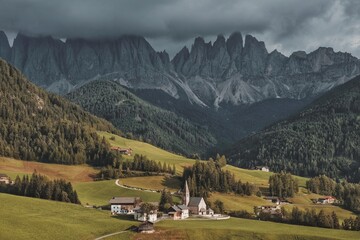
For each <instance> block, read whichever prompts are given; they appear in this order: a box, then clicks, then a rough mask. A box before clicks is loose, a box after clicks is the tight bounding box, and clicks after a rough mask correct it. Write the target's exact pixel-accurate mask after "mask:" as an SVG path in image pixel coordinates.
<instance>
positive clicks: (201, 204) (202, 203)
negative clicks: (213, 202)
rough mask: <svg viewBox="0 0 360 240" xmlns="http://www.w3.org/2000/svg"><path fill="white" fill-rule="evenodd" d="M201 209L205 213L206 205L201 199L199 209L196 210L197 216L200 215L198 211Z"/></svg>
mask: <svg viewBox="0 0 360 240" xmlns="http://www.w3.org/2000/svg"><path fill="white" fill-rule="evenodd" d="M202 208H203V209H205V211H206V203H205V200H204V199H203V198H202V199H201V201H200V203H199V208H198V211H199V214H200V209H202ZM205 214H206V212H205Z"/></svg>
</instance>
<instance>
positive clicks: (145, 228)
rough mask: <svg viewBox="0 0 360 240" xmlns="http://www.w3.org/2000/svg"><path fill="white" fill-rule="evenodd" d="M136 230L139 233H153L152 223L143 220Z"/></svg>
mask: <svg viewBox="0 0 360 240" xmlns="http://www.w3.org/2000/svg"><path fill="white" fill-rule="evenodd" d="M138 232H140V233H153V232H155V229H154V223H151V222H143V223H142V224H140V226H139V227H138Z"/></svg>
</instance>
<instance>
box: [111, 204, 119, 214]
mask: <svg viewBox="0 0 360 240" xmlns="http://www.w3.org/2000/svg"><path fill="white" fill-rule="evenodd" d="M111 213H116V214H120V213H121V205H111Z"/></svg>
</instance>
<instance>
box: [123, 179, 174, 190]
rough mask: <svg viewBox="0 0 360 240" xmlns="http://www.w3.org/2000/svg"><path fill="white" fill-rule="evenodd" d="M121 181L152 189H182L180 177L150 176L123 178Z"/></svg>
mask: <svg viewBox="0 0 360 240" xmlns="http://www.w3.org/2000/svg"><path fill="white" fill-rule="evenodd" d="M120 183H121V184H123V185H127V186H132V187H137V188H144V189H152V190H162V189H164V188H166V189H168V190H170V191H171V192H173V191H177V190H179V189H180V179H179V178H178V177H164V176H150V177H131V178H121V179H120Z"/></svg>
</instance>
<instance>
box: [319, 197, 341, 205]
mask: <svg viewBox="0 0 360 240" xmlns="http://www.w3.org/2000/svg"><path fill="white" fill-rule="evenodd" d="M336 202H337V200H336V198H334V197H332V196H326V197H324V198H318V199H317V202H316V203H317V204H333V203H336Z"/></svg>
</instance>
